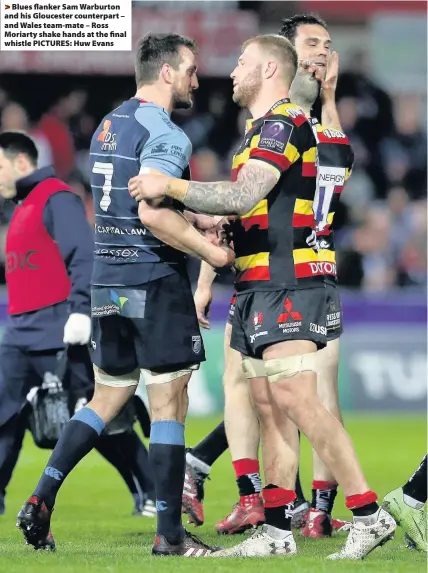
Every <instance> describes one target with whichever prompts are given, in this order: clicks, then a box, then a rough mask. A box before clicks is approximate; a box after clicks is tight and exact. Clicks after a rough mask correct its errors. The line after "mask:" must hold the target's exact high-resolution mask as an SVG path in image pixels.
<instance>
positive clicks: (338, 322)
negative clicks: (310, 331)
mask: <svg viewBox="0 0 428 573" xmlns="http://www.w3.org/2000/svg"><path fill="white" fill-rule="evenodd" d="M325 293H326V299H327V300H326V317H325V325H326V327H327V341H328V342H330V341H331V340H336V338H339V336H340V335H341V334H342V333H343V318H342V304H341V302H340V296H339V287H338V286H337V285H333V284H331V283H326V285H325Z"/></svg>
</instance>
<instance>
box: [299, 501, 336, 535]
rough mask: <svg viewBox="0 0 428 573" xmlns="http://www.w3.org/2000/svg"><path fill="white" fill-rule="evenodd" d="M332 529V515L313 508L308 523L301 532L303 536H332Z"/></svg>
mask: <svg viewBox="0 0 428 573" xmlns="http://www.w3.org/2000/svg"><path fill="white" fill-rule="evenodd" d="M332 531H333V528H332V525H331V516H330V515H328V513H326V512H325V511H318V510H317V509H313V508H311V510H310V511H309V516H308V519H307V521H306V525H305V527H304V528H303V529H302V532H301V533H302V535H303V537H318V538H323V537H331V534H332Z"/></svg>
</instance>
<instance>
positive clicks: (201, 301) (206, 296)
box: [193, 288, 213, 330]
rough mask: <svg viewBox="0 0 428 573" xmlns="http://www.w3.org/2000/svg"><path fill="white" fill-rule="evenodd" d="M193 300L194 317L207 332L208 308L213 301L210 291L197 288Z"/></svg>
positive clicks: (208, 326) (208, 325) (208, 322)
mask: <svg viewBox="0 0 428 573" xmlns="http://www.w3.org/2000/svg"><path fill="white" fill-rule="evenodd" d="M193 298H194V301H195V308H196V315H197V317H198V321H199V324H200V325H201V326H202V328H206V329H207V330H209V328H210V321H209V316H210V306H211V302H212V299H213V295H212V292H211V289H209V288H197V289H196V291H195V296H194V297H193Z"/></svg>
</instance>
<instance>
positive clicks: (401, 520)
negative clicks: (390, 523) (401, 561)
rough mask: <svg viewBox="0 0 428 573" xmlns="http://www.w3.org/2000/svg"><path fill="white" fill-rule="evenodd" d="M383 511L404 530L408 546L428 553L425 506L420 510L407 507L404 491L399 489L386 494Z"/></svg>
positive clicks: (421, 505)
mask: <svg viewBox="0 0 428 573" xmlns="http://www.w3.org/2000/svg"><path fill="white" fill-rule="evenodd" d="M382 507H383V509H385V511H387V512H388V513H389V514H390V515H392V517H393V518H394V519H395V521H396V522H397V524H398V525H399V526H400V527H401V528H402V530H403V531H404V533H405V535H406V536H407V537H406V544H407V545H408V546H411V545H412V544H411V543H409V539H410V540H411V541H412V542H413V546H414V547H415V548H416V549H418V550H419V551H427V550H428V546H427V514H426V511H425V510H424V505H423V504H422V502H421V504H420V508H419V509H418V508H413V507H411V506H410V505H407V504H406V502H405V501H404V498H403V489H402V488H401V487H399V488H398V489H395V490H394V491H391V492H389V493H388V494H386V496H385V498H384V500H383V503H382Z"/></svg>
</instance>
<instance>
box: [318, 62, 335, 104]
mask: <svg viewBox="0 0 428 573" xmlns="http://www.w3.org/2000/svg"><path fill="white" fill-rule="evenodd" d="M318 69H320V68H318ZM317 73H318V72H317ZM338 78H339V54H338V53H337V52H331V54H329V56H328V57H327V68H326V72H325V77H324V78H321V79H320V81H321V92H320V95H321V100H322V101H325V100H326V99H329V98H330V99H335V97H336V88H337V80H338ZM317 79H319V78H317Z"/></svg>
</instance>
